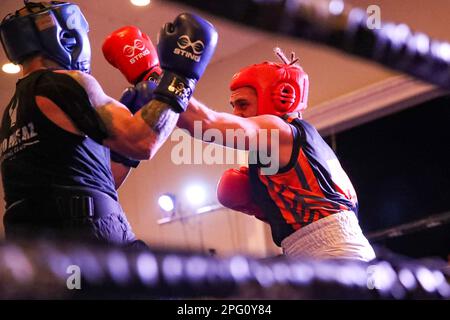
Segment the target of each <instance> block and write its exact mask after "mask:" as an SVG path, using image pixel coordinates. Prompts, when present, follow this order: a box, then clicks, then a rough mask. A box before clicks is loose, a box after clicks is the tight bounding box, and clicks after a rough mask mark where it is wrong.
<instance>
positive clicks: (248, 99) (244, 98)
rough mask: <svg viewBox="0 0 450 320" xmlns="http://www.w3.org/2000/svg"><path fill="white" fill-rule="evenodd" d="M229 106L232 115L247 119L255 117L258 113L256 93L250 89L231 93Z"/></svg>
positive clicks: (240, 89) (246, 88)
mask: <svg viewBox="0 0 450 320" xmlns="http://www.w3.org/2000/svg"><path fill="white" fill-rule="evenodd" d="M230 104H231V106H232V107H233V114H234V115H236V116H239V117H243V118H248V117H254V116H256V114H257V112H258V97H257V95H256V91H255V89H253V88H250V87H242V88H238V89H236V90H234V91H232V92H231V97H230Z"/></svg>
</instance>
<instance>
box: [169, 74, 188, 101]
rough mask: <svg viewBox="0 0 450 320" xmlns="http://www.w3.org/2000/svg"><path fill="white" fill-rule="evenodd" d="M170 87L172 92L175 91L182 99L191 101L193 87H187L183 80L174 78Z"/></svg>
mask: <svg viewBox="0 0 450 320" xmlns="http://www.w3.org/2000/svg"><path fill="white" fill-rule="evenodd" d="M168 89H169V91H170V92H173V93H174V94H175V95H177V96H178V97H180V99H182V100H183V101H185V102H186V103H187V102H188V101H189V98H190V97H191V95H192V89H191V88H189V87H187V86H186V85H185V84H184V83H183V82H181V81H180V80H179V79H177V78H173V80H172V82H171V83H170V85H169V87H168Z"/></svg>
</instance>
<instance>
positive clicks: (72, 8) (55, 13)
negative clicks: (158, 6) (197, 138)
mask: <svg viewBox="0 0 450 320" xmlns="http://www.w3.org/2000/svg"><path fill="white" fill-rule="evenodd" d="M172 26H173V28H167V31H166V29H164V28H163V29H162V32H161V34H160V37H159V43H158V55H159V56H160V59H159V60H160V61H161V68H162V69H163V70H165V71H167V72H164V75H163V76H162V80H161V81H160V82H159V83H158V84H157V85H155V84H152V85H150V84H146V81H142V82H140V83H136V86H135V87H134V88H132V90H127V91H126V94H125V95H124V97H123V99H121V101H120V102H119V101H116V100H115V99H113V98H111V97H109V96H107V95H106V94H105V93H104V91H103V89H102V87H101V86H100V84H99V83H98V82H97V80H96V79H95V78H94V77H93V76H91V75H90V74H89V71H90V58H91V57H90V56H91V50H90V45H89V40H88V36H87V34H88V23H87V21H86V19H85V18H84V16H83V14H82V13H81V11H80V9H79V8H78V6H76V5H75V4H72V3H68V2H59V1H51V2H39V3H31V2H28V1H25V6H24V7H23V8H21V9H20V10H17V11H16V12H15V13H12V14H9V15H7V16H6V17H5V18H4V19H3V21H2V22H1V23H0V39H1V43H2V45H3V48H4V50H5V52H6V55H7V56H8V58H9V59H10V60H11V61H12V62H14V63H18V64H21V65H22V67H23V76H22V78H21V79H19V81H18V82H17V84H16V91H15V94H14V96H13V97H12V99H11V101H10V102H9V104H8V106H7V107H6V108H5V111H4V113H3V117H2V119H1V127H0V164H1V174H2V182H3V187H4V191H5V201H6V212H5V215H4V226H5V234H6V236H7V238H11V237H20V238H23V237H26V238H30V237H33V236H46V237H47V236H51V237H55V236H56V237H58V238H60V237H61V236H62V237H66V236H69V237H70V238H76V239H77V240H84V239H87V240H94V241H105V242H108V243H115V244H125V245H129V244H132V245H134V244H136V243H137V244H138V245H139V243H140V242H139V241H137V240H136V238H135V236H134V234H133V232H132V230H131V227H130V225H129V223H128V222H127V219H126V216H125V214H124V212H123V211H122V208H121V206H120V204H119V203H118V195H117V191H116V189H117V188H118V187H119V186H120V184H121V183H122V182H123V180H124V179H125V178H126V175H127V174H128V172H129V170H130V166H132V167H136V166H137V164H138V163H139V160H144V159H149V158H151V157H152V156H154V155H155V153H156V152H157V151H158V149H159V148H160V147H161V145H162V144H163V143H164V141H165V140H166V139H167V137H168V136H169V134H170V133H171V132H172V130H173V128H174V127H175V125H176V123H177V120H178V115H179V113H180V112H182V111H184V109H185V108H186V106H187V99H186V100H185V99H184V98H185V95H184V93H185V92H189V93H192V90H193V87H194V86H195V84H196V82H197V80H198V79H199V78H200V77H201V75H202V74H203V71H204V69H205V67H206V65H207V64H208V63H209V61H210V58H211V55H212V52H213V51H214V48H215V45H216V40H217V33H216V32H215V30H214V27H213V26H212V25H211V24H209V23H208V22H206V21H205V20H203V19H202V18H200V17H198V16H195V15H189V14H184V15H180V16H179V17H177V19H176V20H175V21H174V23H173V24H172ZM126 29H127V30H130V28H126ZM169 29H170V32H169ZM122 31H123V30H122ZM186 34H188V35H190V36H191V37H192V39H197V40H198V41H200V42H201V43H202V44H203V45H204V50H203V51H202V60H201V61H200V62H197V61H194V62H193V61H192V60H190V59H187V58H185V57H183V56H179V55H176V54H174V49H175V48H177V47H178V45H177V39H178V38H179V37H180V36H182V35H186ZM114 39H115V40H114V41H113V42H114V45H115V46H118V47H117V48H116V47H115V48H116V49H114V50H112V51H110V53H111V55H114V56H113V57H112V56H111V55H110V56H109V58H111V59H112V60H113V61H115V62H117V61H130V58H132V59H134V58H133V57H131V56H132V55H133V54H134V51H136V55H140V56H139V59H141V60H140V63H129V68H136V67H137V66H138V67H140V68H142V66H146V65H148V63H145V60H148V61H149V62H152V64H151V65H152V66H153V65H154V62H155V61H158V58H157V57H155V56H156V52H155V50H144V49H148V48H146V45H149V46H150V45H151V43H150V42H149V41H150V40H149V39H144V38H142V33H141V32H137V31H136V32H134V33H130V32H128V35H127V36H124V34H123V32H119V33H116V35H115V37H114ZM144 40H145V41H144ZM126 41H129V43H128V42H126ZM136 44H138V45H136ZM128 47H132V48H133V50H132V51H133V52H132V54H131V56H130V52H129V50H128V51H127V50H124V48H128ZM135 47H136V48H135ZM143 50H144V52H146V54H145V55H144V54H143V53H142V51H143ZM133 61H134V60H133ZM122 65H123V63H122ZM122 71H123V70H122ZM146 71H149V70H140V69H139V70H127V72H126V74H137V75H140V74H143V73H144V72H146ZM140 80H142V79H140ZM173 83H176V84H178V85H179V86H180V87H181V88H184V84H186V90H180V91H179V92H178V91H177V92H176V93H174V92H173V90H171V89H172V84H173ZM133 84H135V83H133ZM153 90H155V93H154V94H153ZM121 102H123V103H124V104H125V105H124V104H122V103H121ZM112 151H114V152H115V154H116V156H112Z"/></svg>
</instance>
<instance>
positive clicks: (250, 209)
mask: <svg viewBox="0 0 450 320" xmlns="http://www.w3.org/2000/svg"><path fill="white" fill-rule="evenodd" d="M251 188H252V187H251V184H250V177H249V173H248V168H247V167H241V168H240V169H239V170H237V169H228V170H227V171H225V172H224V173H223V175H222V177H221V178H220V180H219V184H218V185H217V198H218V200H219V202H220V203H221V204H222V205H223V206H224V207H227V208H230V209H232V210H236V211H240V212H243V213H245V214H248V215H251V216H255V218H257V219H259V220H262V221H265V222H267V219H266V218H265V216H264V213H263V211H262V210H261V208H260V207H259V206H258V205H257V204H256V203H255V202H254V200H253V199H252V189H251Z"/></svg>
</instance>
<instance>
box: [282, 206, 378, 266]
mask: <svg viewBox="0 0 450 320" xmlns="http://www.w3.org/2000/svg"><path fill="white" fill-rule="evenodd" d="M281 247H282V248H283V253H284V254H285V255H286V256H288V257H293V258H300V257H304V258H312V259H355V260H360V261H370V260H372V259H375V252H374V251H373V248H372V246H371V245H370V243H369V241H367V239H366V237H365V236H364V235H363V233H362V230H361V227H360V226H359V223H358V219H357V218H356V215H355V213H354V212H352V211H342V212H339V213H335V214H332V215H330V216H328V217H325V218H322V219H320V220H317V221H315V222H313V223H311V224H309V225H307V226H305V227H303V228H301V229H299V230H297V231H296V232H294V233H293V234H291V235H290V236H288V237H286V238H285V239H284V240H283V241H282V242H281Z"/></svg>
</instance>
